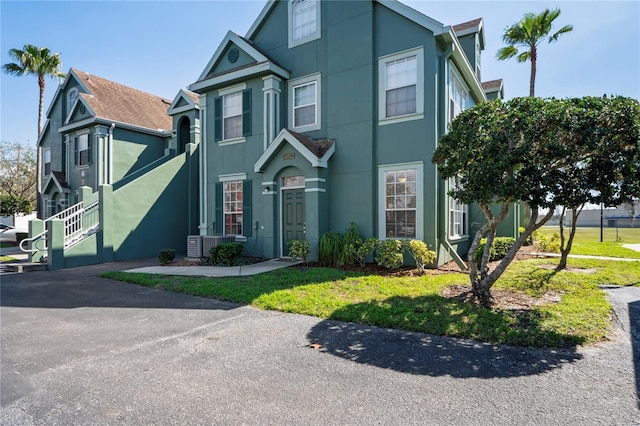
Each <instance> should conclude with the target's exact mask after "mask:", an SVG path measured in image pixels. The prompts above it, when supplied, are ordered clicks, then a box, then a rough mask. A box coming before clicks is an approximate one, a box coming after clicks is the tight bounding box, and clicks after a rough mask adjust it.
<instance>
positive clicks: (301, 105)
mask: <svg viewBox="0 0 640 426" xmlns="http://www.w3.org/2000/svg"><path fill="white" fill-rule="evenodd" d="M320 89H321V76H320V74H312V75H308V76H306V77H301V78H297V79H295V80H291V81H289V93H290V95H289V111H291V115H290V119H289V125H290V127H291V128H293V129H296V130H298V131H310V130H318V129H320V110H321V108H320V107H321V103H320V93H321V90H320Z"/></svg>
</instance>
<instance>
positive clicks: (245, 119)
mask: <svg viewBox="0 0 640 426" xmlns="http://www.w3.org/2000/svg"><path fill="white" fill-rule="evenodd" d="M250 135H251V89H246V90H243V91H242V136H250Z"/></svg>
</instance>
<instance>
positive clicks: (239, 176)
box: [218, 173, 247, 182]
mask: <svg viewBox="0 0 640 426" xmlns="http://www.w3.org/2000/svg"><path fill="white" fill-rule="evenodd" d="M237 180H242V181H245V180H247V174H246V173H230V174H226V175H218V182H232V181H237Z"/></svg>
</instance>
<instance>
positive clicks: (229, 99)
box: [213, 84, 251, 144]
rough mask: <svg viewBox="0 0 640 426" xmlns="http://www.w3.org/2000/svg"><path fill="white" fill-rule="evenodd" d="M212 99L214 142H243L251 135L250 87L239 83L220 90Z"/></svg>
mask: <svg viewBox="0 0 640 426" xmlns="http://www.w3.org/2000/svg"><path fill="white" fill-rule="evenodd" d="M218 95H219V96H217V97H216V98H215V99H214V101H213V109H214V139H215V141H216V142H222V143H223V144H224V143H225V142H227V143H237V142H244V141H245V137H246V136H249V135H251V89H247V88H246V84H239V85H237V86H233V87H230V88H227V89H223V90H220V91H219V92H218Z"/></svg>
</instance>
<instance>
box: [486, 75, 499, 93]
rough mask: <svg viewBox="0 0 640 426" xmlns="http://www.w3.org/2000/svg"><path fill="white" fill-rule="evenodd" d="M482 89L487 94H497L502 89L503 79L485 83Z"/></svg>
mask: <svg viewBox="0 0 640 426" xmlns="http://www.w3.org/2000/svg"><path fill="white" fill-rule="evenodd" d="M482 88H483V89H484V91H485V92H495V91H498V90H500V89H501V88H502V79H501V78H499V79H497V80H490V81H483V82H482Z"/></svg>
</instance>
